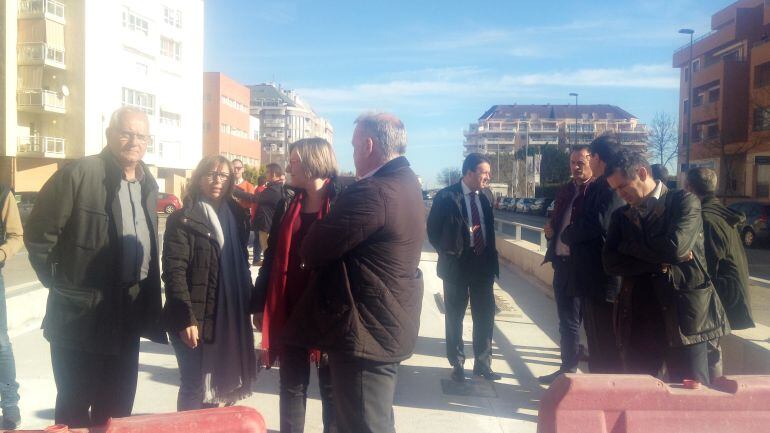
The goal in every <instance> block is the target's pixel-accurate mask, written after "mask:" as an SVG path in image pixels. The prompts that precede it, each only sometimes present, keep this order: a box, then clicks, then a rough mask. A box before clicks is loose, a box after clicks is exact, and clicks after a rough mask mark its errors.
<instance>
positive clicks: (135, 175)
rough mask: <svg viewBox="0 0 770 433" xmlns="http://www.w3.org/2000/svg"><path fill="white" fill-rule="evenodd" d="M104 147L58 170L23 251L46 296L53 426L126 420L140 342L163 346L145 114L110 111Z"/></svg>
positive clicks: (32, 218)
mask: <svg viewBox="0 0 770 433" xmlns="http://www.w3.org/2000/svg"><path fill="white" fill-rule="evenodd" d="M106 135H107V146H106V147H105V148H104V150H102V152H101V153H100V154H98V155H93V156H87V157H85V158H82V159H80V160H78V161H75V162H73V163H71V164H68V165H66V166H64V167H62V168H61V169H59V170H58V171H57V172H56V173H54V175H53V176H52V177H51V178H50V179H49V180H48V182H46V184H45V185H44V186H43V189H41V190H40V193H39V195H38V199H37V202H36V204H35V208H34V209H33V210H32V214H31V215H30V217H29V220H28V221H27V226H26V228H25V232H26V233H25V236H24V242H25V244H26V246H27V250H28V251H29V260H30V262H31V263H32V266H33V268H34V269H35V272H36V273H37V276H38V278H39V279H40V281H41V282H42V283H43V285H44V286H46V287H47V288H48V289H49V293H48V303H47V306H46V314H45V318H44V319H43V335H44V336H45V338H46V339H47V340H48V341H49V343H50V345H51V363H52V365H53V373H54V380H55V382H56V390H57V395H56V409H55V414H54V416H55V419H56V423H57V424H67V425H68V426H70V427H88V426H93V425H101V424H104V423H105V422H107V420H108V419H109V418H111V417H113V418H117V417H125V416H129V415H131V410H132V407H133V404H134V395H135V393H136V381H137V373H138V365H139V337H140V336H143V337H146V338H149V339H151V340H153V341H156V342H161V343H165V342H166V336H165V333H163V331H162V328H161V327H160V324H159V317H160V310H161V297H160V271H159V265H158V242H157V235H158V220H157V214H156V212H155V206H156V201H157V195H158V185H157V183H156V181H155V179H154V178H153V177H152V174H151V173H150V172H149V170H148V169H147V166H146V165H145V164H144V163H143V162H142V158H143V157H144V154H145V152H146V150H147V144H148V143H149V142H150V141H151V140H152V137H151V136H150V135H149V122H148V119H147V115H146V114H145V113H144V112H143V111H141V110H139V109H138V108H133V107H123V108H120V109H118V110H117V111H115V112H114V113H113V115H112V118H111V120H110V125H109V127H108V128H107V131H106Z"/></svg>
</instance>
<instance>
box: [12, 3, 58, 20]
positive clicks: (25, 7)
mask: <svg viewBox="0 0 770 433" xmlns="http://www.w3.org/2000/svg"><path fill="white" fill-rule="evenodd" d="M19 15H21V16H42V15H51V16H54V17H57V18H60V19H62V20H63V19H64V3H61V2H58V1H56V0H20V1H19Z"/></svg>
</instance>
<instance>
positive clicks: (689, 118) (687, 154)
mask: <svg viewBox="0 0 770 433" xmlns="http://www.w3.org/2000/svg"><path fill="white" fill-rule="evenodd" d="M679 33H681V34H683V35H690V61H689V62H688V63H687V69H686V70H687V71H690V77H689V79H688V80H687V129H686V132H685V133H684V134H683V135H684V137H686V139H685V140H682V141H684V143H683V144H684V149H685V166H684V168H685V171H686V170H689V169H690V143H692V137H690V135H691V134H692V80H693V78H694V77H695V71H693V70H692V38H693V35H694V34H695V30H693V29H679ZM685 78H687V74H685Z"/></svg>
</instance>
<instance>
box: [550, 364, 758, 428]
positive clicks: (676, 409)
mask: <svg viewBox="0 0 770 433" xmlns="http://www.w3.org/2000/svg"><path fill="white" fill-rule="evenodd" d="M537 431H538V433H642V432H643V433H683V432H697V433H744V432H746V433H749V432H750V433H757V432H770V376H730V377H721V378H719V379H717V380H716V381H715V383H714V384H712V388H707V387H705V386H701V387H698V388H696V389H687V388H685V387H684V386H683V385H666V384H665V383H663V382H661V381H660V380H658V379H655V378H654V377H652V376H644V375H609V374H606V375H605V374H566V375H562V376H560V377H559V378H558V379H557V380H556V381H554V383H553V384H552V385H551V387H550V388H549V389H548V391H546V392H545V394H544V395H543V398H542V400H541V402H540V411H539V413H538V423H537Z"/></svg>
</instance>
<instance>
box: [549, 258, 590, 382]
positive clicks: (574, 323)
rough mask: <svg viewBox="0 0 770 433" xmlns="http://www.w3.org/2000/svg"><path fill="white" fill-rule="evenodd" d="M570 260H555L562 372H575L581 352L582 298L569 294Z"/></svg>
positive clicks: (554, 288) (554, 269) (555, 286)
mask: <svg viewBox="0 0 770 433" xmlns="http://www.w3.org/2000/svg"><path fill="white" fill-rule="evenodd" d="M569 266H570V263H569V259H568V258H566V259H565V258H563V257H555V258H554V260H553V294H554V298H556V313H557V314H558V316H559V348H560V350H561V367H559V370H561V371H570V372H574V371H576V370H577V366H578V362H579V359H578V353H579V350H580V322H581V321H582V319H583V310H582V308H581V305H580V298H579V297H577V296H570V295H568V294H567V285H568V284H569Z"/></svg>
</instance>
